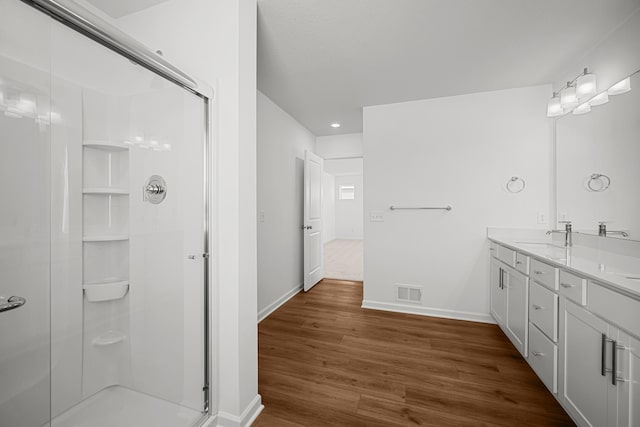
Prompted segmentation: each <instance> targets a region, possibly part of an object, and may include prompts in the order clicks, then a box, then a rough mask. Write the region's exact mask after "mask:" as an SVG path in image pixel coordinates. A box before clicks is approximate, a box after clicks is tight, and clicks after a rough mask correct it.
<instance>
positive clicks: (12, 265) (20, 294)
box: [0, 0, 51, 427]
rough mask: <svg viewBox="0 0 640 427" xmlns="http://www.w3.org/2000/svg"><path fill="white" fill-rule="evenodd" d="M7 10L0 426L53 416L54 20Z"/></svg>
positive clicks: (0, 40)
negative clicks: (51, 146) (51, 204)
mask: <svg viewBox="0 0 640 427" xmlns="http://www.w3.org/2000/svg"><path fill="white" fill-rule="evenodd" d="M0 10H2V13H1V14H0V179H1V182H2V185H0V426H2V427H32V426H42V425H47V424H48V421H49V418H50V369H49V367H50V319H49V316H50V310H49V307H50V274H49V272H50V268H51V264H50V254H51V250H50V239H49V235H50V233H49V231H50V218H49V201H50V191H49V186H50V175H49V171H50V151H49V139H50V132H51V128H50V113H49V107H50V79H49V66H50V43H49V20H48V18H46V17H45V16H37V15H34V14H33V11H32V10H31V8H29V7H28V6H26V5H24V4H23V3H21V2H11V1H6V0H0ZM26 22H28V23H29V26H28V28H29V29H28V30H25V27H24V26H25V25H26V24H25V23H26Z"/></svg>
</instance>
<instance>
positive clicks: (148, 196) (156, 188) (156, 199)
mask: <svg viewBox="0 0 640 427" xmlns="http://www.w3.org/2000/svg"><path fill="white" fill-rule="evenodd" d="M142 191H143V200H144V201H145V202H149V203H152V204H154V205H157V204H158V203H162V201H163V200H164V199H165V198H166V197H167V183H166V182H165V180H164V178H162V177H161V176H160V175H151V177H150V178H149V179H148V180H147V183H146V184H145V186H144V187H143V188H142Z"/></svg>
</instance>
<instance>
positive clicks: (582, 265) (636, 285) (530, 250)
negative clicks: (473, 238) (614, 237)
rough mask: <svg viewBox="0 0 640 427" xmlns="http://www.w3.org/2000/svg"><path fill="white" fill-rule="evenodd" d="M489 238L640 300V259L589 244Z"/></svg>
mask: <svg viewBox="0 0 640 427" xmlns="http://www.w3.org/2000/svg"><path fill="white" fill-rule="evenodd" d="M489 240H490V241H493V242H495V243H498V244H500V245H503V246H506V247H508V248H510V249H513V250H516V251H518V252H521V253H524V254H526V255H529V256H532V257H535V258H538V259H539V260H540V261H544V262H545V263H547V264H550V265H553V266H555V267H560V268H562V269H564V270H568V271H570V272H573V273H575V274H578V275H580V276H583V277H585V278H587V279H591V280H594V281H596V282H598V283H600V284H602V285H604V286H606V287H608V288H611V289H613V290H615V291H617V292H620V293H622V294H625V295H627V296H629V297H631V298H634V299H637V300H640V258H636V257H632V256H625V255H621V254H617V253H613V252H607V251H604V250H600V249H594V248H591V247H588V246H573V247H569V248H567V247H564V246H558V245H557V244H554V243H553V242H552V241H551V240H540V239H531V238H526V239H522V238H521V239H519V238H515V237H497V236H489ZM630 277H631V278H630Z"/></svg>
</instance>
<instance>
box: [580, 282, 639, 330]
mask: <svg viewBox="0 0 640 427" xmlns="http://www.w3.org/2000/svg"><path fill="white" fill-rule="evenodd" d="M587 292H588V295H589V300H588V302H589V304H588V308H589V310H590V311H592V312H593V313H595V314H597V315H599V316H601V317H603V318H604V319H607V321H609V322H611V323H615V324H616V325H618V326H620V327H621V328H622V329H626V330H627V332H630V333H631V334H632V335H635V336H637V337H640V301H638V300H636V299H633V298H631V297H628V296H626V295H622V294H619V293H617V292H615V291H612V290H611V289H608V288H605V287H604V286H601V285H599V284H597V283H594V282H591V281H589V283H588V285H587Z"/></svg>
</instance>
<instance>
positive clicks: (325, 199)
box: [322, 172, 336, 243]
mask: <svg viewBox="0 0 640 427" xmlns="http://www.w3.org/2000/svg"><path fill="white" fill-rule="evenodd" d="M335 238H336V179H335V177H334V176H333V175H331V174H329V173H327V172H323V173H322V243H327V242H330V241H332V240H334V239H335Z"/></svg>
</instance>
